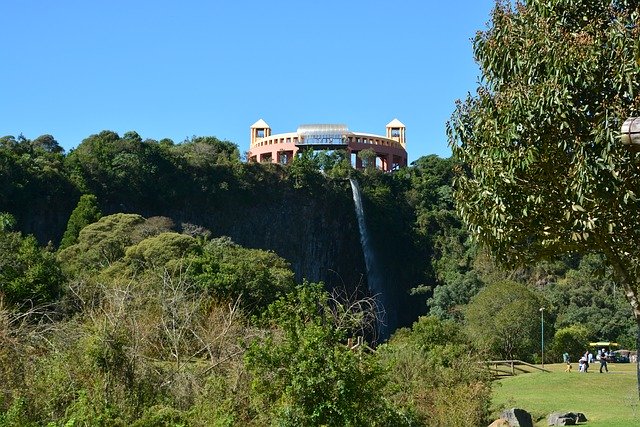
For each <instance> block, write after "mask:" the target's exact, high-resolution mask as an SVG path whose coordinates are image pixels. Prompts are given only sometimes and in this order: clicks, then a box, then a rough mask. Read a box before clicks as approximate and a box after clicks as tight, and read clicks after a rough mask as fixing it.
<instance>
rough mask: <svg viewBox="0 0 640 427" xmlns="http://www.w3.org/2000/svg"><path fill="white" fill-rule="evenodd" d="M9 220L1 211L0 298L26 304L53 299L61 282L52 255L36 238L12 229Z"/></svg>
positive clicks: (60, 274)
mask: <svg viewBox="0 0 640 427" xmlns="http://www.w3.org/2000/svg"><path fill="white" fill-rule="evenodd" d="M12 223H14V220H13V217H12V216H11V215H9V214H6V213H2V214H0V300H2V299H4V300H5V301H6V302H7V303H9V304H12V305H16V306H20V305H25V307H26V306H32V305H34V304H38V303H43V302H51V301H53V300H55V299H56V298H57V297H58V296H59V295H60V292H61V289H62V284H63V283H64V276H63V275H62V271H61V270H60V266H59V265H58V263H57V262H56V259H55V255H54V254H53V253H51V252H50V251H49V250H48V249H46V248H45V249H43V248H40V246H39V245H38V242H37V240H36V239H35V237H33V236H26V237H23V236H22V233H20V232H16V231H11V229H10V227H11V225H12Z"/></svg>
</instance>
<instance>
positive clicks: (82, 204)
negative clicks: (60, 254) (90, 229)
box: [60, 194, 102, 249]
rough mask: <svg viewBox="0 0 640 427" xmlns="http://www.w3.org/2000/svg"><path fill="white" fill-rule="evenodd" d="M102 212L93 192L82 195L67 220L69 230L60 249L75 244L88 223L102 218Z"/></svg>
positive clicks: (65, 233) (61, 242)
mask: <svg viewBox="0 0 640 427" xmlns="http://www.w3.org/2000/svg"><path fill="white" fill-rule="evenodd" d="M101 216H102V213H101V212H100V208H99V207H98V199H97V197H96V196H94V195H93V194H83V195H82V196H80V200H79V201H78V205H77V206H76V208H75V209H74V210H73V212H71V216H70V217H69V222H67V230H66V231H65V232H64V235H63V236H62V241H60V249H64V248H66V247H68V246H71V245H73V244H74V243H76V242H77V241H78V235H79V234H80V230H82V229H83V228H84V227H86V226H87V225H89V224H91V223H94V222H96V221H97V220H99V219H100V217H101Z"/></svg>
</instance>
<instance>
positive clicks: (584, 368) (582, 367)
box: [562, 348, 611, 373]
mask: <svg viewBox="0 0 640 427" xmlns="http://www.w3.org/2000/svg"><path fill="white" fill-rule="evenodd" d="M610 357H611V355H610V354H609V352H608V351H607V350H606V349H604V348H603V349H599V350H598V353H597V354H596V357H595V360H597V361H598V362H600V373H602V369H604V370H605V372H609V368H608V366H607V362H608V361H609V358H610ZM562 358H563V359H564V363H566V364H567V368H566V369H565V370H564V371H565V372H571V361H570V360H569V353H564V354H563V355H562ZM592 363H593V353H591V352H590V351H589V350H587V351H586V352H585V353H584V354H583V355H582V357H581V358H580V359H579V360H578V369H579V371H580V372H585V373H586V372H589V365H591V364H592Z"/></svg>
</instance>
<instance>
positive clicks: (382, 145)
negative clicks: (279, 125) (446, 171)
mask: <svg viewBox="0 0 640 427" xmlns="http://www.w3.org/2000/svg"><path fill="white" fill-rule="evenodd" d="M405 130H406V128H405V126H404V125H403V124H402V122H400V121H399V120H398V119H393V120H392V121H391V123H389V124H388V125H387V134H386V136H381V135H373V134H370V133H361V132H351V131H350V130H349V129H348V128H347V126H346V125H338V124H314V125H301V126H299V127H298V130H297V131H296V132H289V133H279V134H275V135H272V134H271V127H270V126H269V125H268V124H267V123H266V122H265V121H264V120H262V119H260V120H258V121H257V122H255V123H254V124H253V125H252V126H251V146H250V148H249V153H248V159H249V161H252V162H269V163H281V164H287V163H289V162H290V161H291V160H292V159H293V158H294V156H295V155H296V153H297V152H298V151H299V150H304V149H312V150H345V151H347V152H348V153H349V157H350V158H351V164H352V165H353V166H354V167H355V168H356V169H362V168H363V165H362V159H360V157H359V156H357V154H358V153H359V152H360V151H362V150H366V149H371V150H373V152H375V154H376V167H377V168H379V169H381V170H383V171H384V172H388V171H391V170H395V169H398V168H400V167H402V166H407V150H406V139H405Z"/></svg>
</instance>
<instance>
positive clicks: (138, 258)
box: [124, 233, 199, 271]
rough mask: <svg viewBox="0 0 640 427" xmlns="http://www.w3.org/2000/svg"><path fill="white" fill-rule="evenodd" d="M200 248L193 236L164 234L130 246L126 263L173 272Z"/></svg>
mask: <svg viewBox="0 0 640 427" xmlns="http://www.w3.org/2000/svg"><path fill="white" fill-rule="evenodd" d="M198 246H199V245H198V242H197V240H196V239H194V238H193V237H191V236H187V235H184V234H178V233H162V234H159V235H157V236H153V237H149V238H147V239H144V240H143V241H141V242H140V243H138V244H137V245H133V246H129V247H128V248H127V250H126V253H125V258H124V261H125V263H129V264H133V265H135V266H137V267H142V268H152V267H163V268H166V269H167V270H168V271H173V270H174V269H175V268H177V267H179V266H180V261H181V260H182V259H183V258H185V257H186V256H187V255H189V254H191V253H193V252H196V251H197V249H198Z"/></svg>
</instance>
